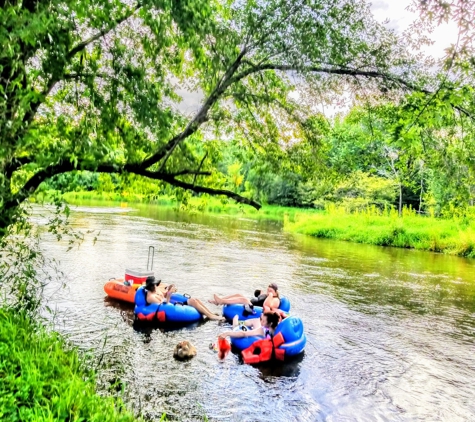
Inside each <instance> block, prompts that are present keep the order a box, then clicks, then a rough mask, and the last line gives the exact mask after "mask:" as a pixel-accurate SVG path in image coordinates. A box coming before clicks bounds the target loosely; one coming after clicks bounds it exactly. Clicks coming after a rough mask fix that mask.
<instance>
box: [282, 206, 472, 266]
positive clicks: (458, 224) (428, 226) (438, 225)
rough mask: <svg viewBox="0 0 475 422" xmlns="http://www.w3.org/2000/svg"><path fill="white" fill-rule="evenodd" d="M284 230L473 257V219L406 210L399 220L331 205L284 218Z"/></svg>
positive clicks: (389, 213) (390, 212) (383, 213)
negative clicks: (441, 217)
mask: <svg viewBox="0 0 475 422" xmlns="http://www.w3.org/2000/svg"><path fill="white" fill-rule="evenodd" d="M284 227H285V229H286V230H288V231H291V232H296V233H303V234H306V235H310V236H315V237H322V238H329V239H337V240H345V241H350V242H357V243H367V244H372V245H382V246H394V247H398V248H414V249H421V250H426V251H433V252H442V253H447V254H452V255H459V256H464V257H469V258H475V220H474V219H473V218H469V217H460V218H456V217H454V218H451V219H440V218H435V217H431V216H420V215H417V213H416V212H415V211H413V210H411V209H408V208H405V209H404V210H403V214H402V216H401V217H399V216H398V214H397V211H395V210H385V211H380V210H378V209H377V208H375V207H369V208H367V209H365V210H363V211H357V212H351V213H350V212H347V211H346V210H345V208H344V207H337V206H334V205H331V206H327V207H326V209H325V211H324V212H321V213H314V214H308V213H307V214H300V213H296V214H295V215H294V216H293V218H291V217H287V218H286V219H285V221H284Z"/></svg>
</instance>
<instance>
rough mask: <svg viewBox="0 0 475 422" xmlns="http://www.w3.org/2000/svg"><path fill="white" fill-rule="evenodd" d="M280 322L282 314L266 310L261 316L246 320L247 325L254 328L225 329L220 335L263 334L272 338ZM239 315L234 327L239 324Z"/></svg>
mask: <svg viewBox="0 0 475 422" xmlns="http://www.w3.org/2000/svg"><path fill="white" fill-rule="evenodd" d="M279 322H280V315H278V314H276V313H275V312H264V313H263V314H261V316H260V318H259V319H257V318H255V319H249V320H247V321H245V325H246V326H250V327H252V330H247V331H242V330H239V331H225V332H224V333H221V334H220V335H219V337H221V338H226V337H234V338H241V337H252V336H262V337H264V338H271V337H273V335H274V331H275V328H276V327H277V325H278V324H279ZM238 323H239V322H238V320H237V316H236V317H234V319H233V327H235V326H237V325H238Z"/></svg>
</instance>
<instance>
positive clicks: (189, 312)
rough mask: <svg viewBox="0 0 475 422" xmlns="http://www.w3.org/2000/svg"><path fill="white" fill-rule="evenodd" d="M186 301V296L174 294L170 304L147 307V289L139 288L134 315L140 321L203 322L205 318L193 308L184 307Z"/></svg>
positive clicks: (156, 304)
mask: <svg viewBox="0 0 475 422" xmlns="http://www.w3.org/2000/svg"><path fill="white" fill-rule="evenodd" d="M186 301H187V297H186V296H184V295H182V294H179V293H173V294H172V295H171V297H170V303H152V304H150V305H147V304H146V301H145V289H144V288H143V287H139V289H138V290H137V294H136V295H135V310H134V314H135V316H136V317H137V319H138V320H139V321H158V322H169V323H184V324H189V323H193V322H197V321H199V320H201V319H202V318H203V316H202V315H201V314H200V313H199V312H198V311H197V310H196V309H195V308H193V307H192V306H189V305H184V303H186Z"/></svg>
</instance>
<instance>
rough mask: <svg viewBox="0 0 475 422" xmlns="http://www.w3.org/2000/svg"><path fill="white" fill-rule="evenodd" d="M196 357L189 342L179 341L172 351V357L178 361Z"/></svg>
mask: <svg viewBox="0 0 475 422" xmlns="http://www.w3.org/2000/svg"><path fill="white" fill-rule="evenodd" d="M193 356H196V347H195V346H193V345H192V344H191V343H190V342H189V341H187V340H184V341H180V343H178V344H177V345H176V346H175V349H174V350H173V357H174V358H175V359H178V360H187V359H191V358H192V357H193Z"/></svg>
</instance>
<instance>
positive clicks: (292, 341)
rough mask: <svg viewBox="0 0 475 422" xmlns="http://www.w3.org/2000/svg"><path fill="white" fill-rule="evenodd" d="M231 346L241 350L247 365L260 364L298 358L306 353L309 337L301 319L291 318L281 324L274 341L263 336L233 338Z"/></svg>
mask: <svg viewBox="0 0 475 422" xmlns="http://www.w3.org/2000/svg"><path fill="white" fill-rule="evenodd" d="M236 329H237V330H242V329H247V327H244V326H239V327H237V328H236ZM231 344H232V345H233V347H235V348H237V349H239V350H241V354H242V357H243V360H244V362H245V363H259V362H266V361H269V360H271V359H277V360H284V359H286V358H291V357H293V356H297V355H298V354H300V353H302V352H303V351H304V349H305V345H306V344H307V337H306V335H305V333H304V329H303V323H302V320H301V319H300V318H299V317H296V316H290V317H287V318H285V319H284V320H283V321H282V322H281V323H279V325H278V326H277V327H276V329H275V332H274V336H273V338H272V339H269V338H264V337H262V336H252V337H240V338H236V337H231Z"/></svg>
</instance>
